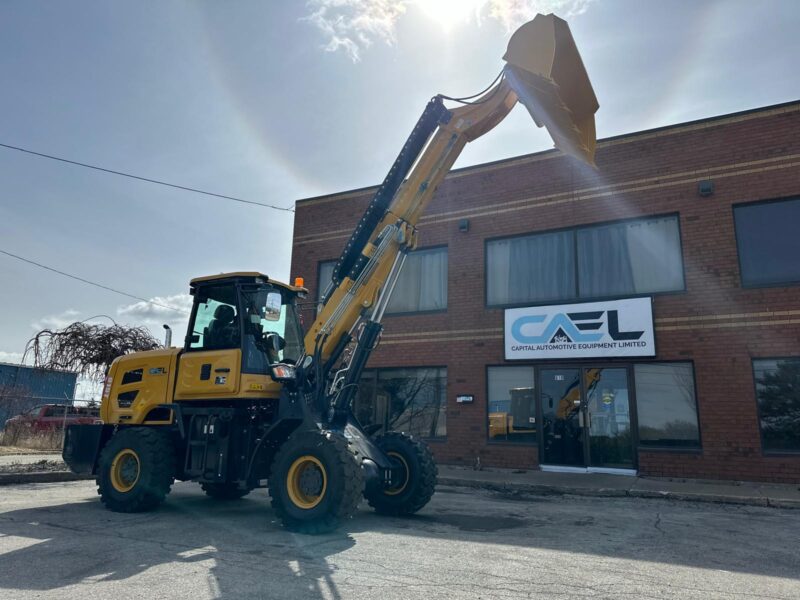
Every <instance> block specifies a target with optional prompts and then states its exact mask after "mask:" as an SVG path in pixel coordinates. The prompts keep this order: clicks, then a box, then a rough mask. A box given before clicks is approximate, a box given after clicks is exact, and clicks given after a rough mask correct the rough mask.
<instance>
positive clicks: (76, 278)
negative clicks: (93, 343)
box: [0, 249, 189, 315]
mask: <svg viewBox="0 0 800 600" xmlns="http://www.w3.org/2000/svg"><path fill="white" fill-rule="evenodd" d="M0 254H5V255H6V256H10V257H11V258H16V259H17V260H21V261H22V262H25V263H28V264H30V265H35V266H37V267H40V268H42V269H45V270H47V271H51V272H53V273H58V274H59V275H63V276H64V277H69V278H70V279H75V280H76V281H80V282H83V283H87V284H89V285H93V286H95V287H99V288H101V289H104V290H107V291H109V292H114V293H115V294H119V295H120V296H127V297H128V298H133V299H134V300H141V301H142V302H147V304H152V305H153V306H160V307H161V308H166V309H169V310H174V311H175V312H179V313H183V314H185V315H188V314H189V312H188V311H186V310H183V309H182V308H175V307H174V306H167V305H166V304H161V303H159V302H153V301H152V300H148V299H147V298H142V297H141V296H137V295H135V294H129V293H128V292H123V291H121V290H116V289H114V288H112V287H108V286H107V285H103V284H102V283H95V282H94V281H89V280H88V279H84V278H83V277H78V276H77V275H72V274H70V273H65V272H64V271H59V270H58V269H54V268H53V267H48V266H47V265H43V264H42V263H38V262H36V261H35V260H30V259H28V258H24V257H22V256H19V255H17V254H13V253H11V252H6V251H5V250H2V249H0Z"/></svg>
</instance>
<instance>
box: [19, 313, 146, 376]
mask: <svg viewBox="0 0 800 600" xmlns="http://www.w3.org/2000/svg"><path fill="white" fill-rule="evenodd" d="M160 347H161V344H160V343H159V342H158V340H156V339H155V338H154V337H153V335H152V334H151V333H150V331H148V330H147V329H146V328H145V327H128V326H125V325H119V324H117V323H114V324H113V325H100V324H92V323H85V322H78V323H72V324H71V325H67V326H66V327H64V328H63V329H55V330H53V329H43V330H42V331H40V332H39V333H37V334H36V335H35V336H34V337H33V338H31V340H30V341H29V342H28V344H27V346H26V347H25V354H24V357H23V360H25V358H27V356H28V353H31V354H32V355H33V364H34V365H35V366H37V367H42V368H45V369H57V370H61V371H75V372H77V373H78V374H79V375H83V376H84V377H87V378H90V379H93V380H95V381H97V380H100V379H102V378H103V377H105V374H106V373H107V372H108V368H109V367H110V366H111V363H112V362H114V359H116V358H117V357H119V356H123V355H124V354H129V353H131V352H139V351H142V350H155V349H156V348H160Z"/></svg>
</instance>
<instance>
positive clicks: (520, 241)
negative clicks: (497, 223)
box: [486, 231, 575, 304]
mask: <svg viewBox="0 0 800 600" xmlns="http://www.w3.org/2000/svg"><path fill="white" fill-rule="evenodd" d="M573 236H574V234H573V232H571V231H560V232H554V233H544V234H537V235H532V236H526V237H519V238H510V239H505V240H496V241H493V242H490V243H489V244H488V245H487V248H486V281H487V300H488V303H489V304H517V303H521V302H541V301H545V300H556V299H560V298H573V297H574V296H575V253H574V242H573V240H574V237H573Z"/></svg>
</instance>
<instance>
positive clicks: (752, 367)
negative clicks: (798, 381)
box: [750, 356, 800, 457]
mask: <svg viewBox="0 0 800 600" xmlns="http://www.w3.org/2000/svg"><path fill="white" fill-rule="evenodd" d="M757 360H794V361H797V362H800V356H751V357H750V373H751V375H752V377H753V400H755V403H756V427H758V441H759V444H760V445H761V456H790V457H791V456H794V457H797V456H800V449H797V450H767V449H766V448H764V432H763V430H762V429H761V403H760V402H759V401H758V383H757V382H756V368H755V362H756V361H757Z"/></svg>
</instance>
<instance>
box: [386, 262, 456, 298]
mask: <svg viewBox="0 0 800 600" xmlns="http://www.w3.org/2000/svg"><path fill="white" fill-rule="evenodd" d="M446 308H447V248H434V249H432V250H418V251H417V252H411V253H410V254H409V255H408V258H406V262H405V265H403V270H402V271H401V272H400V278H399V280H398V281H397V285H396V286H395V288H394V292H393V293H392V298H391V300H390V301H389V306H388V307H387V309H386V312H387V313H404V312H420V311H426V310H444V309H446Z"/></svg>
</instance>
